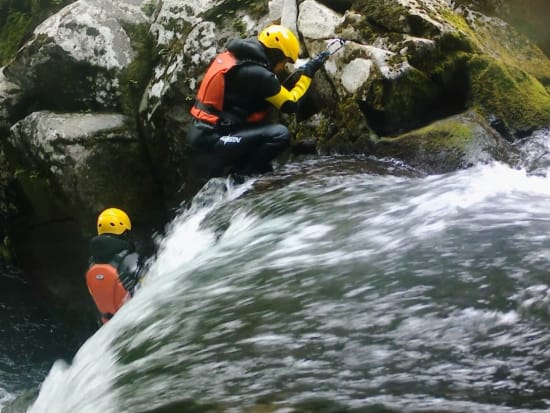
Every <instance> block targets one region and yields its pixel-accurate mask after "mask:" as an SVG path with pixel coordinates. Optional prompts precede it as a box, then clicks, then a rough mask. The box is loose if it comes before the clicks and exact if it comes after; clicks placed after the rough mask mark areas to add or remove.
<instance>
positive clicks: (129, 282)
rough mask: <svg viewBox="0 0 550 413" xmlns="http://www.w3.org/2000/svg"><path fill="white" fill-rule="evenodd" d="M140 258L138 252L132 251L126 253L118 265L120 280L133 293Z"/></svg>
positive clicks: (138, 273)
mask: <svg viewBox="0 0 550 413" xmlns="http://www.w3.org/2000/svg"><path fill="white" fill-rule="evenodd" d="M140 269H141V260H140V257H139V254H137V253H135V252H132V253H129V254H126V256H124V258H123V259H122V261H121V263H120V265H119V267H118V276H119V278H120V282H121V283H122V285H123V286H124V288H126V290H128V292H129V293H130V295H133V293H134V289H135V288H136V285H137V283H138V281H139V276H140Z"/></svg>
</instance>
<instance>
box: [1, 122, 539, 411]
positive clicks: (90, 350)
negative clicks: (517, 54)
mask: <svg viewBox="0 0 550 413" xmlns="http://www.w3.org/2000/svg"><path fill="white" fill-rule="evenodd" d="M549 148H550V131H548V130H547V131H540V132H538V133H537V134H535V136H534V137H533V138H532V139H531V141H530V142H529V144H528V145H525V146H524V147H523V148H522V151H523V157H524V164H523V165H524V166H523V167H517V168H512V167H510V166H507V165H504V164H500V163H492V164H488V165H479V166H475V167H472V168H470V169H467V170H461V171H458V172H455V173H450V174H445V175H434V176H421V175H419V174H415V173H414V171H413V172H410V171H408V170H407V169H406V168H402V167H400V166H399V165H397V164H392V163H391V162H389V161H381V160H374V159H366V160H364V161H363V162H362V164H364V165H368V168H365V169H363V170H362V169H360V168H357V166H358V165H360V162H358V161H357V160H354V159H350V158H325V159H320V160H316V161H304V162H300V163H295V164H291V165H287V166H285V167H284V168H283V169H282V171H280V172H278V173H277V176H276V177H275V178H273V179H272V180H271V181H270V180H269V179H267V180H263V181H259V182H258V181H257V182H253V181H248V182H245V183H244V184H242V185H240V186H237V187H230V188H229V190H227V191H222V190H217V189H216V188H215V186H214V187H213V188H210V192H209V193H206V194H203V196H202V197H201V198H200V199H201V200H202V201H201V202H198V201H197V202H196V204H195V205H194V206H193V207H192V208H191V209H190V210H187V211H184V212H182V213H181V215H180V216H179V217H178V218H177V219H176V220H174V221H173V222H172V223H171V225H170V227H169V229H168V232H167V235H166V236H165V237H163V238H162V239H159V240H158V244H159V252H158V255H157V256H156V258H155V259H154V260H152V262H151V263H150V270H149V273H148V275H147V276H146V277H145V279H144V281H143V285H142V286H141V288H140V290H139V291H138V293H137V294H136V296H135V297H134V298H133V299H132V300H131V301H130V302H129V303H128V304H126V305H125V306H124V307H123V308H122V309H121V310H120V312H119V313H118V314H117V315H116V317H114V318H113V319H112V320H111V321H110V322H109V323H108V324H107V325H106V326H104V327H102V328H101V329H99V330H98V331H97V332H96V333H95V334H94V335H93V336H92V337H91V338H89V339H88V340H87V341H86V342H85V343H84V344H83V345H82V347H80V349H79V350H78V352H77V354H76V356H75V357H74V359H73V360H71V362H70V363H66V362H64V361H57V362H55V364H53V367H52V368H51V370H50V371H49V373H48V375H47V377H46V378H45V379H44V380H43V382H42V384H41V388H40V393H39V395H38V398H37V399H36V401H35V402H34V403H33V404H32V405H31V406H30V407H29V408H28V412H29V413H65V412H66V413H75V412H78V413H121V412H132V413H136V412H149V413H153V412H156V413H161V412H162V413H169V412H174V413H176V412H278V413H283V412H284V413H290V412H487V413H494V412H548V411H549V409H550V328H549V326H550V178H549V177H548V176H547V173H548V172H549V171H550V156H549V155H548V153H549ZM380 170H383V171H385V172H384V173H380V172H379V171H380ZM214 183H215V182H214ZM221 186H224V185H221ZM36 344H37V343H36V342H34V343H27V344H26V345H27V346H31V345H36ZM16 351H17V350H16ZM2 352H3V353H4V352H5V350H4V349H3V350H2ZM1 377H2V376H0V378H1ZM21 379H22V380H25V376H24V375H22V376H21ZM30 384H32V382H30V383H29V387H32V386H30ZM1 387H3V384H2V383H1V382H0V388H1ZM0 397H1V394H0ZM0 400H1V398H0Z"/></svg>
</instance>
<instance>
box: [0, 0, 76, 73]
mask: <svg viewBox="0 0 550 413" xmlns="http://www.w3.org/2000/svg"><path fill="white" fill-rule="evenodd" d="M74 1H75V0H41V1H36V0H20V1H13V0H0V66H3V65H5V64H6V63H8V62H9V61H10V60H11V59H12V58H13V56H15V53H16V52H17V50H18V49H19V47H20V46H21V45H22V43H23V42H24V40H25V38H26V37H28V36H29V35H30V34H31V32H32V30H33V29H34V28H35V27H36V26H37V25H38V24H39V23H41V22H42V21H43V20H45V19H46V18H47V17H48V16H50V15H52V14H54V13H56V12H57V11H58V10H59V9H61V8H62V7H64V6H66V5H67V4H70V3H72V2H74Z"/></svg>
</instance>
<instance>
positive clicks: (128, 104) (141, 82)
mask: <svg viewBox="0 0 550 413" xmlns="http://www.w3.org/2000/svg"><path fill="white" fill-rule="evenodd" d="M124 29H125V30H126V33H128V36H129V37H130V40H131V42H132V47H133V48H134V50H135V51H136V53H137V55H136V57H135V58H134V60H133V61H132V63H130V65H128V67H127V68H126V69H125V70H124V71H123V72H122V73H121V74H120V76H119V82H120V90H121V94H122V110H123V112H124V113H126V114H128V115H134V114H136V113H137V112H138V109H139V105H140V102H141V98H142V96H143V91H144V90H145V88H146V86H147V84H148V82H149V80H150V79H151V76H152V73H153V68H154V64H155V61H156V59H157V57H158V54H157V53H156V50H155V47H154V40H153V38H152V36H151V34H150V32H149V27H148V25H146V24H138V25H126V26H125V27H124Z"/></svg>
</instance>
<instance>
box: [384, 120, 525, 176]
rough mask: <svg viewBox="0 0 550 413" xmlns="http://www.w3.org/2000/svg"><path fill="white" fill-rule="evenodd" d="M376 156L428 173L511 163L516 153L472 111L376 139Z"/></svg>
mask: <svg viewBox="0 0 550 413" xmlns="http://www.w3.org/2000/svg"><path fill="white" fill-rule="evenodd" d="M374 148H375V149H374V151H375V153H376V154H377V155H378V156H389V157H394V158H397V159H400V160H403V161H405V162H407V163H408V164H410V165H411V166H413V167H416V168H419V169H421V170H423V171H425V172H427V173H446V172H451V171H454V170H457V169H463V168H467V167H470V166H472V165H474V164H476V163H479V162H489V161H491V160H500V161H505V162H512V161H513V160H514V159H515V150H514V149H513V147H512V146H511V145H510V144H509V143H508V142H506V141H505V140H504V139H502V138H501V137H500V135H498V133H496V131H494V130H493V129H492V128H491V127H490V126H489V125H488V124H487V122H486V121H485V120H484V118H483V117H482V116H480V115H479V114H478V113H476V112H474V111H469V112H466V113H464V114H461V115H456V116H452V117H449V118H446V119H443V120H440V121H437V122H434V123H433V124H431V125H429V126H426V127H424V128H421V129H418V130H414V131H412V132H408V133H406V134H403V135H400V136H397V137H391V138H381V139H379V140H378V141H377V142H376V144H375V146H374Z"/></svg>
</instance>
